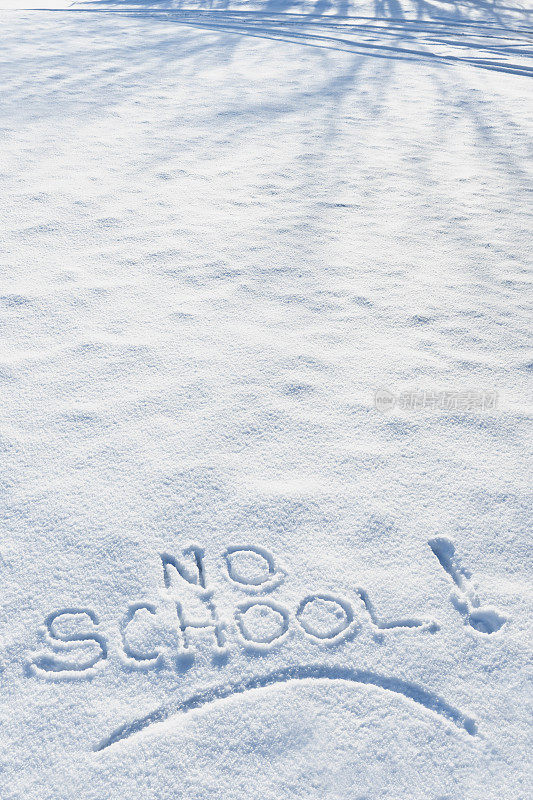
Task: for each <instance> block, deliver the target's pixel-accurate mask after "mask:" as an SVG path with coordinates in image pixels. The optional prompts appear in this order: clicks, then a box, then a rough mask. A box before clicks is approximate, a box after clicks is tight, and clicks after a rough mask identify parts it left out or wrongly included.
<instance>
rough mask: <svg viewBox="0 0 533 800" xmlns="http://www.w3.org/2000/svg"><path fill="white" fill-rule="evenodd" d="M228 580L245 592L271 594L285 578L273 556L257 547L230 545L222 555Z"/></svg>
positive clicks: (283, 571) (284, 573) (282, 570)
mask: <svg viewBox="0 0 533 800" xmlns="http://www.w3.org/2000/svg"><path fill="white" fill-rule="evenodd" d="M223 558H224V559H225V561H226V569H227V574H228V578H229V580H230V581H231V582H232V583H234V584H237V586H238V588H239V589H242V591H245V592H252V593H254V594H256V593H263V592H271V591H273V589H276V588H277V587H278V586H280V585H281V584H282V583H283V581H284V580H285V578H286V575H287V573H286V572H285V570H284V569H283V568H282V567H281V566H279V565H278V564H276V561H275V560H274V556H273V555H272V553H269V552H268V550H266V549H265V548H264V547H259V546H258V545H232V546H231V547H227V548H226V550H225V551H224V553H223Z"/></svg>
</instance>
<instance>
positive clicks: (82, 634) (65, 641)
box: [28, 607, 108, 679]
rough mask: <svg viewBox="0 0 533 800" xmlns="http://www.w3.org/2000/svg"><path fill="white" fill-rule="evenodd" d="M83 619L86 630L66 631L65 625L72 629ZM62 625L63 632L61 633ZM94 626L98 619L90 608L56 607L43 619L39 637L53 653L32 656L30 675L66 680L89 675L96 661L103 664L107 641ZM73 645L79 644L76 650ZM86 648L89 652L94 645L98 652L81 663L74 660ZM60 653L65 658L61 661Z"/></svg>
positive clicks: (39, 653) (42, 652) (82, 653)
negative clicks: (87, 647)
mask: <svg viewBox="0 0 533 800" xmlns="http://www.w3.org/2000/svg"><path fill="white" fill-rule="evenodd" d="M83 618H86V619H85V620H84V622H85V626H86V627H89V628H90V629H89V630H85V631H81V630H75V629H74V630H69V628H68V626H69V623H70V625H71V626H72V627H74V628H76V627H77V625H78V623H79V621H80V619H83ZM87 619H88V622H87ZM65 625H66V629H63V630H61V628H62V627H63V628H64V626H65ZM98 625H99V620H98V616H97V614H96V612H94V611H93V610H92V609H90V608H72V607H68V608H60V609H58V610H57V611H53V612H52V613H51V614H48V616H47V617H46V618H45V620H44V627H43V628H42V630H41V637H42V638H43V639H44V641H45V642H46V643H47V645H48V646H49V647H50V648H51V649H52V650H53V651H54V652H53V654H52V655H50V654H49V653H48V652H46V651H41V652H38V653H35V654H34V655H33V657H32V658H31V659H30V661H29V664H28V667H29V671H30V673H34V674H37V675H42V676H46V675H50V676H52V677H53V676H54V675H57V676H61V677H63V678H66V679H68V678H74V677H76V676H78V675H80V674H82V673H84V672H88V673H92V669H93V667H95V666H96V664H98V663H99V662H102V661H106V659H107V656H108V652H107V642H106V639H105V637H104V636H102V635H101V634H100V633H99V632H98V631H97V627H98ZM58 626H59V630H58ZM72 645H74V646H72ZM76 645H79V648H80V649H78V647H76ZM86 645H90V646H91V649H92V650H93V651H94V647H93V645H96V646H97V647H98V652H96V653H95V652H93V654H92V655H87V656H86V657H85V658H84V660H83V661H76V660H75V659H76V656H77V655H78V656H81V655H85V654H86ZM61 653H64V654H66V655H67V656H68V657H67V658H63V657H62V655H61ZM72 659H74V661H73V660H72Z"/></svg>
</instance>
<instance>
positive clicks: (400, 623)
mask: <svg viewBox="0 0 533 800" xmlns="http://www.w3.org/2000/svg"><path fill="white" fill-rule="evenodd" d="M356 592H357V594H358V595H359V597H360V598H361V600H362V602H363V605H364V607H365V608H366V610H367V612H368V616H369V617H370V619H371V621H372V624H373V625H375V626H376V628H379V629H380V630H391V629H393V628H424V629H425V630H427V631H429V632H430V633H436V632H437V631H438V630H440V625H439V623H438V622H436V621H435V620H423V619H417V618H416V617H405V618H404V619H397V620H393V621H387V620H381V619H380V618H379V617H378V615H377V612H376V610H375V608H374V604H373V603H372V602H371V600H370V597H369V595H368V592H367V591H366V589H363V588H362V587H359V588H358V589H356Z"/></svg>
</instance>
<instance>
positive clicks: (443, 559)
mask: <svg viewBox="0 0 533 800" xmlns="http://www.w3.org/2000/svg"><path fill="white" fill-rule="evenodd" d="M428 544H429V546H430V547H431V550H432V551H433V553H434V555H435V556H436V558H437V560H438V562H439V564H440V565H441V567H442V568H443V570H444V571H445V572H447V573H448V575H449V576H450V578H451V579H452V581H453V582H454V583H455V585H456V586H457V590H456V591H455V592H453V593H452V594H451V595H450V600H451V602H452V605H453V606H454V607H455V608H456V609H457V611H458V612H459V613H460V614H461V616H462V617H463V619H464V621H465V625H470V626H471V627H472V628H474V630H476V631H478V632H479V633H488V634H490V633H496V631H499V630H500V628H501V627H502V625H503V624H504V623H505V622H506V621H507V617H505V616H504V615H503V614H500V612H499V611H497V610H496V609H495V608H492V607H490V606H481V602H480V599H479V596H478V594H477V592H476V591H475V589H471V588H470V581H471V579H472V573H471V572H470V571H469V570H467V569H465V567H463V566H462V565H461V562H460V560H459V558H458V556H457V553H456V552H455V545H454V544H453V542H451V541H450V540H449V539H447V538H446V537H445V536H439V537H436V538H435V539H430V540H429V542H428Z"/></svg>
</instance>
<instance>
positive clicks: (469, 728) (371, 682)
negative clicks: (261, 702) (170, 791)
mask: <svg viewBox="0 0 533 800" xmlns="http://www.w3.org/2000/svg"><path fill="white" fill-rule="evenodd" d="M310 680H330V681H348V682H352V683H357V684H361V685H364V686H374V687H376V688H378V689H381V690H383V691H385V692H392V693H394V694H397V695H402V696H403V697H405V698H406V699H407V700H410V701H412V702H413V703H416V704H417V705H419V706H422V707H423V708H425V709H426V710H427V711H429V712H431V713H433V714H436V715H439V716H441V717H443V718H444V719H446V720H448V722H451V723H453V724H454V725H455V726H456V727H457V728H458V729H459V730H461V731H466V733H468V734H469V735H470V736H475V735H476V734H477V733H478V731H477V724H476V722H475V720H474V719H472V718H471V717H469V716H467V715H466V714H463V713H462V712H461V711H459V709H457V708H455V707H454V706H452V705H450V704H449V703H447V702H446V701H445V700H443V699H442V698H441V697H439V696H438V695H437V694H435V693H433V692H430V691H428V690H427V689H424V688H422V687H421V686H418V685H417V684H415V683H409V682H408V681H403V680H400V679H399V678H394V677H387V676H385V675H380V674H379V673H376V672H370V671H368V670H362V669H352V668H350V667H338V666H337V667H334V666H327V665H321V664H309V665H304V666H299V667H288V668H285V669H279V670H275V671H273V672H269V673H267V674H265V675H254V676H253V677H251V678H248V679H246V680H243V681H239V682H236V683H224V684H222V685H220V686H215V687H213V688H211V689H206V690H205V691H203V692H199V693H197V694H194V695H191V696H190V697H189V698H187V699H185V700H180V701H176V702H170V703H168V704H167V705H164V706H160V707H159V708H156V709H155V710H154V711H152V712H150V714H147V715H145V716H144V717H140V718H138V719H135V720H133V721H132V722H128V723H126V724H125V725H121V726H120V727H118V728H116V730H114V731H113V732H112V733H111V734H110V735H109V736H106V737H105V738H104V739H102V740H101V741H100V742H99V743H98V744H97V745H96V746H95V747H94V750H95V752H100V751H102V750H106V749H107V748H108V747H111V746H112V745H115V744H118V742H121V741H123V740H125V739H128V738H129V737H130V736H133V735H134V734H136V733H139V732H140V731H142V730H144V729H145V728H148V727H149V726H150V725H154V724H155V723H157V722H164V721H165V720H167V719H169V718H170V717H173V716H175V715H178V714H186V713H187V712H189V711H193V710H194V709H197V708H201V707H202V706H207V705H209V704H210V703H214V702H217V701H219V700H225V699H227V698H229V697H233V696H234V695H238V694H245V693H246V692H249V691H253V690H256V689H264V688H266V687H268V686H272V685H274V684H277V683H297V682H301V681H310Z"/></svg>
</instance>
